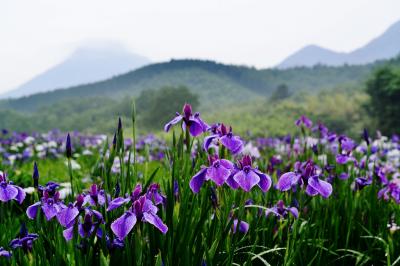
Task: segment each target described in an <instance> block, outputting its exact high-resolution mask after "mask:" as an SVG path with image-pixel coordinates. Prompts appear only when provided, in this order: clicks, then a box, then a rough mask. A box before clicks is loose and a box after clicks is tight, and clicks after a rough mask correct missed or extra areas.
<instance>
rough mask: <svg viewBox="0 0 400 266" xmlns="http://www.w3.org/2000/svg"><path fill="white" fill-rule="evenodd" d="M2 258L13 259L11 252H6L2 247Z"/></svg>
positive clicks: (0, 251) (0, 253) (0, 249)
mask: <svg viewBox="0 0 400 266" xmlns="http://www.w3.org/2000/svg"><path fill="white" fill-rule="evenodd" d="M0 257H5V258H10V257H11V252H10V251H7V250H5V249H4V248H2V247H0Z"/></svg>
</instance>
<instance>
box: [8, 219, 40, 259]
mask: <svg viewBox="0 0 400 266" xmlns="http://www.w3.org/2000/svg"><path fill="white" fill-rule="evenodd" d="M38 237H39V235H38V234H30V233H28V230H27V229H26V226H25V224H24V223H23V224H22V225H21V230H20V232H19V235H18V237H17V238H15V239H14V240H11V242H10V244H9V245H10V247H11V248H12V249H16V248H22V249H23V250H24V251H25V252H30V251H32V245H33V242H34V241H35V240H36V239H38Z"/></svg>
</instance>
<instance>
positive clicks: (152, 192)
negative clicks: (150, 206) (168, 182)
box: [146, 183, 167, 206]
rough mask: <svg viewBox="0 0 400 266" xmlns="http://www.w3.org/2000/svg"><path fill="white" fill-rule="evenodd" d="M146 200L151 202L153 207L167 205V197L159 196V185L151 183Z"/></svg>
mask: <svg viewBox="0 0 400 266" xmlns="http://www.w3.org/2000/svg"><path fill="white" fill-rule="evenodd" d="M146 198H147V199H149V200H151V201H153V202H154V204H155V205H159V204H162V205H163V206H165V204H166V203H167V197H165V196H164V195H163V194H161V190H160V185H159V184H157V183H153V184H151V185H150V186H149V188H148V189H147V193H146Z"/></svg>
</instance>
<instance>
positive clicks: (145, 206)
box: [111, 196, 168, 240]
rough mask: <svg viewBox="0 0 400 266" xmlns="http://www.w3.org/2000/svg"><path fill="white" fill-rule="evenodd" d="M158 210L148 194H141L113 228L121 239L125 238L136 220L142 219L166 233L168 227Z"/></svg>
mask: <svg viewBox="0 0 400 266" xmlns="http://www.w3.org/2000/svg"><path fill="white" fill-rule="evenodd" d="M157 212H158V208H157V207H156V206H155V205H154V204H153V202H152V201H151V200H149V199H147V198H146V196H141V197H140V198H139V199H137V200H135V201H134V202H133V204H132V206H131V208H129V210H128V211H127V212H125V213H124V214H123V215H122V216H121V217H119V218H118V219H116V220H115V221H114V222H113V223H112V224H111V230H112V231H113V232H114V234H115V235H116V236H117V237H118V238H119V239H120V240H123V239H124V238H125V237H126V236H127V235H128V234H129V233H130V231H131V230H132V229H133V227H134V226H135V224H136V222H137V221H142V222H147V223H150V224H152V225H154V226H155V227H156V228H157V229H158V230H160V231H161V232H162V233H163V234H166V233H167V231H168V227H167V226H166V225H165V224H164V223H163V221H162V220H161V218H160V217H158V216H157Z"/></svg>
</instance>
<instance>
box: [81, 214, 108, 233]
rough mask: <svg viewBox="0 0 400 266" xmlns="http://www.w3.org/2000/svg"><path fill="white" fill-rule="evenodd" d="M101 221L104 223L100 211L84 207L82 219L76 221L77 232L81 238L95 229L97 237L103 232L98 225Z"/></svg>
mask: <svg viewBox="0 0 400 266" xmlns="http://www.w3.org/2000/svg"><path fill="white" fill-rule="evenodd" d="M102 223H104V219H103V215H102V214H101V213H100V212H98V211H96V210H92V209H90V208H86V209H85V215H84V217H83V219H80V220H79V222H78V233H79V235H80V236H81V237H82V238H87V237H90V236H91V235H92V234H93V232H94V231H95V230H96V235H97V237H99V238H101V237H102V236H103V233H102V230H101V229H100V228H99V226H100V224H102Z"/></svg>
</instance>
